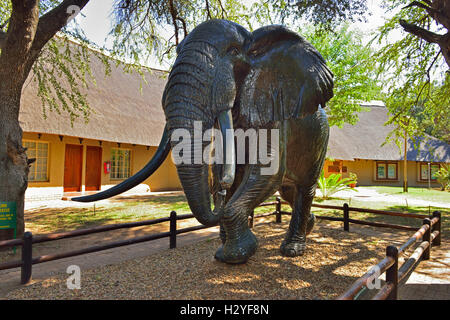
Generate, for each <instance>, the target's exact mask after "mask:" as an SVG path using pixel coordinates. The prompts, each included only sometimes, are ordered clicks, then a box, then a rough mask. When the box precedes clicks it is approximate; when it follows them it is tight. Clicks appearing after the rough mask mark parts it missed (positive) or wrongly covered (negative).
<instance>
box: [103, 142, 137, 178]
mask: <svg viewBox="0 0 450 320" xmlns="http://www.w3.org/2000/svg"><path fill="white" fill-rule="evenodd" d="M114 150H121V151H128V152H129V157H128V161H129V163H128V176H124V177H123V178H117V177H113V172H114V170H113V167H114V161H113V159H112V156H113V155H112V153H113V151H114ZM132 151H133V150H132V149H129V148H111V151H110V161H111V171H110V173H109V178H110V180H119V181H120V180H125V179H128V178H129V177H131V172H132V170H131V163H132ZM118 168H120V166H119V167H118ZM118 173H120V171H118Z"/></svg>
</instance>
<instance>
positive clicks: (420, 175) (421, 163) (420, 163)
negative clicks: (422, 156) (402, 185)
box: [419, 162, 441, 182]
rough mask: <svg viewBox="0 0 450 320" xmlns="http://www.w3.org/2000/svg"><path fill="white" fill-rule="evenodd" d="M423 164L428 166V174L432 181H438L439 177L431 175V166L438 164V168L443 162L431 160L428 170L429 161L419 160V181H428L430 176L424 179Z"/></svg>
mask: <svg viewBox="0 0 450 320" xmlns="http://www.w3.org/2000/svg"><path fill="white" fill-rule="evenodd" d="M422 166H426V168H427V175H428V176H429V177H430V179H429V180H430V181H431V182H436V181H437V179H436V178H434V179H433V177H432V176H431V167H432V166H438V170H440V169H441V164H440V163H439V162H430V170H428V162H419V181H421V182H428V177H427V178H426V179H422Z"/></svg>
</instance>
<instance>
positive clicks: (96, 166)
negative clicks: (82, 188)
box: [85, 146, 102, 191]
mask: <svg viewBox="0 0 450 320" xmlns="http://www.w3.org/2000/svg"><path fill="white" fill-rule="evenodd" d="M101 173H102V148H100V147H92V146H88V147H87V150H86V180H85V184H86V191H92V190H100V185H101Z"/></svg>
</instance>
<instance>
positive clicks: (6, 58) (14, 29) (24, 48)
mask: <svg viewBox="0 0 450 320" xmlns="http://www.w3.org/2000/svg"><path fill="white" fill-rule="evenodd" d="M11 2H12V11H11V17H10V21H9V27H8V32H7V33H5V32H3V31H2V35H1V37H2V41H1V43H0V45H1V49H2V54H1V55H0V78H2V77H9V78H10V79H12V78H14V81H11V82H10V83H11V85H15V86H17V84H19V83H20V82H21V81H24V79H23V78H24V77H25V75H26V73H25V68H24V65H25V63H24V58H25V59H26V57H28V55H29V52H30V49H31V46H32V42H33V39H34V38H35V34H36V28H37V21H38V19H39V7H38V3H39V1H38V0H22V1H19V0H13V1H11ZM10 70H15V73H14V74H11V72H10ZM5 79H6V78H5ZM0 87H1V84H0Z"/></svg>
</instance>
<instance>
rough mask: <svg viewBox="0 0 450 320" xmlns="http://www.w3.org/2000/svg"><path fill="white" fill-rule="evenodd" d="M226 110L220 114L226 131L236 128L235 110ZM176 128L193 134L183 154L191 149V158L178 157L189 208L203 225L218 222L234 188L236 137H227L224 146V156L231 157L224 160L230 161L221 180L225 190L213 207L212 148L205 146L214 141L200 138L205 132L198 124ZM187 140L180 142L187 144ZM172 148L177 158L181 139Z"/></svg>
mask: <svg viewBox="0 0 450 320" xmlns="http://www.w3.org/2000/svg"><path fill="white" fill-rule="evenodd" d="M224 113H226V114H222V115H221V116H220V117H218V122H219V126H220V128H221V131H222V132H224V131H225V130H227V129H230V128H232V120H231V119H230V117H231V112H224ZM172 120H174V119H172ZM178 121H180V120H178ZM169 123H170V122H169ZM176 129H184V130H185V132H186V133H187V132H189V136H190V137H191V139H190V143H188V144H184V145H183V148H182V150H183V151H182V152H183V153H184V152H188V151H187V150H189V151H190V157H185V158H183V161H182V162H179V161H180V160H176V163H177V162H178V164H177V171H178V177H179V179H180V182H181V185H182V186H183V190H184V193H185V194H186V198H187V201H188V204H189V207H190V209H191V211H192V213H193V214H194V216H195V217H196V218H197V220H198V221H199V222H200V223H202V224H203V225H206V226H213V225H217V224H218V223H219V220H220V219H221V218H222V216H223V214H224V210H223V208H224V205H225V196H226V190H227V189H228V188H230V187H231V185H232V184H233V182H234V176H235V168H236V164H235V161H234V159H235V158H234V138H233V139H227V140H225V138H224V140H225V143H223V145H222V147H223V149H224V150H223V152H222V154H224V155H225V157H224V158H226V157H227V156H228V161H226V160H227V159H224V160H225V161H226V163H225V164H224V166H223V172H222V175H221V178H220V179H219V182H220V185H221V187H222V190H221V191H219V193H218V195H217V198H216V200H217V201H216V203H215V205H216V207H215V208H214V210H212V209H211V191H210V189H209V183H208V180H209V179H208V178H209V165H208V163H207V162H205V160H204V159H203V155H204V152H207V151H208V150H206V149H205V147H207V146H208V144H209V142H210V141H203V140H202V141H199V140H198V139H201V138H200V135H202V132H199V131H196V130H197V128H195V125H194V124H192V127H186V126H185V127H184V128H176ZM176 129H175V128H172V129H171V132H172V133H173V132H174V130H176ZM206 129H210V128H206ZM196 139H197V140H196ZM183 142H184V141H183ZM183 142H178V143H181V144H183ZM217 147H219V146H217ZM172 148H173V150H174V155H173V156H174V157H177V156H178V155H179V154H178V150H179V148H178V147H177V142H176V141H174V140H172ZM230 150H231V151H230ZM230 159H232V160H230Z"/></svg>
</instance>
